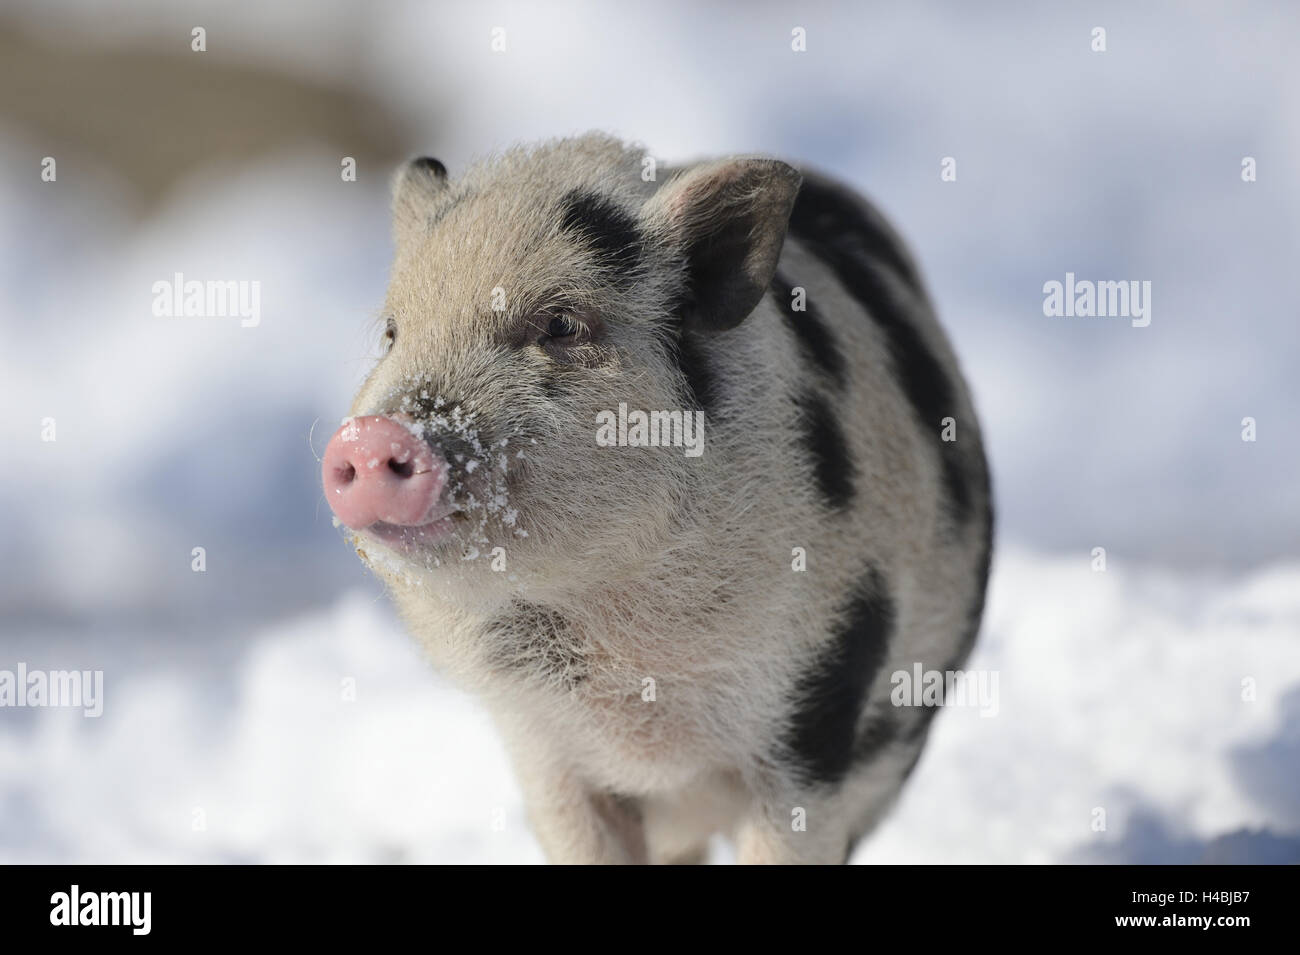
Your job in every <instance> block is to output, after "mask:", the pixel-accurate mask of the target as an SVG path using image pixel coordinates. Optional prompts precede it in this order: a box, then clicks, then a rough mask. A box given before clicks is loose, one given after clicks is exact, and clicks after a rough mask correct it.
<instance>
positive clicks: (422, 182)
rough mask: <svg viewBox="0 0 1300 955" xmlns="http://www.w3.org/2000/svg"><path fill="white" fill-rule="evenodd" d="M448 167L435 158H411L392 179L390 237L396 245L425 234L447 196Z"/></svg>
mask: <svg viewBox="0 0 1300 955" xmlns="http://www.w3.org/2000/svg"><path fill="white" fill-rule="evenodd" d="M450 191H451V190H450V189H449V188H448V185H447V167H446V166H444V165H443V164H442V163H440V162H438V160H436V159H431V158H430V157H428V156H421V157H420V158H419V159H412V160H411V161H410V162H408V163H407V164H406V165H405V166H403V167H402V168H401V169H399V170H398V171H397V175H396V176H394V177H393V238H394V239H395V240H396V241H397V244H398V245H401V244H403V243H404V242H405V241H406V240H407V239H409V238H411V237H412V236H415V235H419V234H422V233H424V232H427V231H428V229H429V226H430V225H431V224H432V223H433V221H434V220H435V219H436V218H437V217H438V212H439V211H440V209H441V208H442V206H443V203H444V202H445V200H446V199H447V197H448V194H449V193H450Z"/></svg>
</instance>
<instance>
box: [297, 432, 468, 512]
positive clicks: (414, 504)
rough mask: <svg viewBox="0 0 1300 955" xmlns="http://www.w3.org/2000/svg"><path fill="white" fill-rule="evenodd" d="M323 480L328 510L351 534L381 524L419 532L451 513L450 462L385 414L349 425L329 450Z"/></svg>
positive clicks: (322, 468) (323, 469)
mask: <svg viewBox="0 0 1300 955" xmlns="http://www.w3.org/2000/svg"><path fill="white" fill-rule="evenodd" d="M321 477H322V479H323V482H324V485H325V497H326V499H327V500H328V501H329V502H330V508H331V509H332V510H333V511H334V514H335V515H336V516H337V517H338V519H339V520H340V521H342V522H343V523H344V524H346V525H347V526H348V527H350V528H351V529H352V530H363V529H364V528H367V527H370V526H371V525H372V524H375V523H377V522H380V521H382V522H383V523H385V524H394V525H397V526H399V527H416V526H420V525H424V524H428V523H429V522H430V521H434V520H437V519H438V518H440V517H443V516H445V512H446V511H448V510H449V508H447V507H446V506H445V505H444V503H443V501H442V497H443V491H444V489H445V488H446V486H447V462H446V461H444V460H443V459H442V458H441V457H439V456H438V455H437V454H436V453H435V452H434V450H433V449H432V448H430V447H429V445H428V444H426V443H425V442H424V441H423V440H421V439H420V438H419V437H417V436H416V435H414V434H412V433H411V432H410V431H408V430H407V429H406V428H405V427H404V426H403V425H401V424H400V423H398V422H397V421H394V420H393V419H392V418H387V417H384V416H383V415H366V416H365V417H361V418H350V419H348V420H347V421H345V422H344V423H343V427H341V428H339V429H338V431H336V432H335V433H334V437H332V438H330V443H329V444H328V445H327V446H326V447H325V457H324V460H323V461H322V463H321Z"/></svg>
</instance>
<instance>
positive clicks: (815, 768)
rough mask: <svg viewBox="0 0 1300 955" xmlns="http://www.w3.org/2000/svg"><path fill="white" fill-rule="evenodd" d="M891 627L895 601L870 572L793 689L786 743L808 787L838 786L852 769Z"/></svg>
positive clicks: (881, 578) (873, 571)
mask: <svg viewBox="0 0 1300 955" xmlns="http://www.w3.org/2000/svg"><path fill="white" fill-rule="evenodd" d="M893 627H894V603H893V600H892V599H891V598H890V596H889V592H888V589H887V585H886V582H885V579H884V576H883V575H882V574H881V573H880V572H879V571H878V570H876V569H874V568H872V569H870V570H868V571H867V573H866V574H864V575H863V577H862V579H861V581H860V582H859V584H858V586H857V588H856V591H855V592H854V593H853V595H852V596H851V597H850V599H849V600H848V603H847V605H846V606H845V607H844V608H843V612H842V621H841V623H840V625H839V627H838V629H837V630H836V632H835V634H834V636H833V638H832V639H831V641H830V642H829V643H827V644H826V646H825V647H823V649H822V652H821V654H820V655H819V656H818V658H817V659H816V660H814V661H813V663H812V664H811V665H810V666H809V667H808V668H807V669H806V670H805V671H804V673H803V675H802V676H801V677H800V678H799V680H798V681H797V682H796V685H795V687H794V694H793V700H792V703H793V705H792V708H791V711H790V715H789V722H788V724H787V729H786V734H785V740H784V742H785V745H786V750H787V752H788V753H789V754H790V756H791V758H793V760H794V762H795V767H794V768H795V770H796V772H797V773H798V774H799V775H800V776H801V777H802V778H803V780H804V781H806V782H810V783H836V782H839V781H840V780H841V779H843V778H844V775H845V773H847V772H848V770H849V768H850V766H851V765H852V764H853V761H854V755H855V752H854V750H855V742H856V741H855V736H856V728H857V723H858V717H859V715H860V714H861V712H862V707H863V704H864V702H865V697H866V693H867V688H868V687H870V686H871V683H872V681H873V680H874V679H875V677H876V674H877V672H878V671H879V670H880V668H881V667H882V666H883V665H884V662H885V657H886V654H887V652H888V649H889V639H890V634H891V632H892V630H893Z"/></svg>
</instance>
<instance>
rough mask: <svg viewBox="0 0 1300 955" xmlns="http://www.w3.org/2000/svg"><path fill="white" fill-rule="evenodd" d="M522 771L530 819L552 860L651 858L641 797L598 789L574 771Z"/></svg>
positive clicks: (606, 861)
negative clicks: (639, 801)
mask: <svg viewBox="0 0 1300 955" xmlns="http://www.w3.org/2000/svg"><path fill="white" fill-rule="evenodd" d="M520 775H521V777H522V778H521V781H522V783H523V787H524V799H525V801H526V803H527V806H528V819H529V822H530V823H531V824H532V827H533V832H534V834H535V835H536V836H537V841H538V842H539V843H541V846H542V851H544V852H545V853H546V857H547V859H548V860H549V861H551V862H552V863H557V864H603V865H634V864H644V863H645V862H646V845H645V832H644V827H643V825H642V821H641V811H640V807H639V806H638V805H637V803H636V802H635V800H631V799H627V798H623V797H618V796H614V795H611V794H609V793H603V792H598V791H596V790H593V789H592V788H591V787H589V786H587V785H585V784H584V783H582V782H581V781H579V780H578V779H577V778H575V777H574V776H573V775H572V774H569V773H564V772H554V771H549V772H548V771H540V770H537V769H532V770H521V774H520Z"/></svg>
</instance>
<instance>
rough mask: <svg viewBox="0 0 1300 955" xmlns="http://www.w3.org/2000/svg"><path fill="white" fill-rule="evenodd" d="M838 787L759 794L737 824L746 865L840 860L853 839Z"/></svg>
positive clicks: (739, 852)
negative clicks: (815, 792) (812, 791)
mask: <svg viewBox="0 0 1300 955" xmlns="http://www.w3.org/2000/svg"><path fill="white" fill-rule="evenodd" d="M839 797H840V794H839V793H832V794H828V795H812V794H810V793H807V792H804V793H801V794H799V795H797V796H796V795H786V796H784V797H775V798H774V797H767V798H763V799H760V800H756V801H755V802H754V803H753V804H752V805H751V806H750V808H749V809H748V810H747V811H746V812H745V813H744V815H743V816H742V817H741V820H740V824H739V825H738V826H737V827H736V861H737V862H738V863H740V864H741V865H838V864H840V863H843V862H844V861H845V860H846V858H847V856H848V851H849V844H850V842H851V838H850V832H849V824H848V820H847V819H846V818H845V814H844V807H843V806H841V805H839V803H840V802H842V799H841V798H839Z"/></svg>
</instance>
